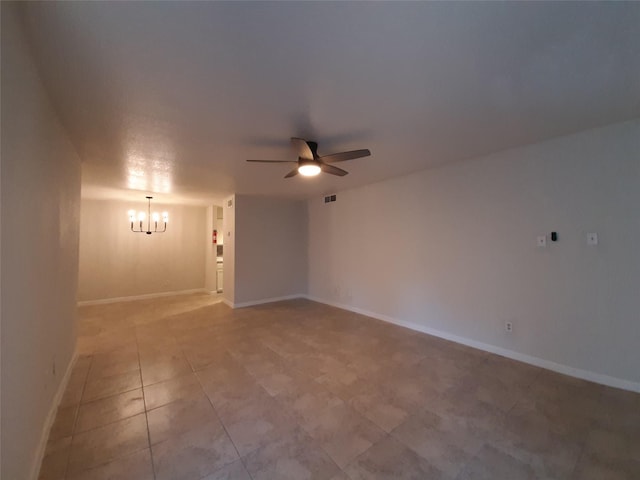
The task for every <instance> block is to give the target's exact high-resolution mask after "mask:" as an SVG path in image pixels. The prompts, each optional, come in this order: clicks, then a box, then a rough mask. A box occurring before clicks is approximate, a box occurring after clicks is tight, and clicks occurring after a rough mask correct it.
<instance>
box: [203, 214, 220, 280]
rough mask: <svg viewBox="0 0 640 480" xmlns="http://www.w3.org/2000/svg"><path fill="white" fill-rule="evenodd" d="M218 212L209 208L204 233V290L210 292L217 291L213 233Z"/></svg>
mask: <svg viewBox="0 0 640 480" xmlns="http://www.w3.org/2000/svg"><path fill="white" fill-rule="evenodd" d="M216 211H217V208H216V207H214V206H211V207H207V222H206V227H205V230H206V231H205V232H204V236H205V238H204V243H205V280H204V288H205V290H207V291H208V292H215V291H216V246H215V245H214V244H213V243H212V240H211V232H212V231H213V229H214V228H216V221H217V219H216V216H217V215H216Z"/></svg>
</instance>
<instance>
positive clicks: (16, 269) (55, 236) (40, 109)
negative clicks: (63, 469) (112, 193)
mask: <svg viewBox="0 0 640 480" xmlns="http://www.w3.org/2000/svg"><path fill="white" fill-rule="evenodd" d="M1 8H2V12H1V13H2V42H1V43H2V98H1V103H2V119H1V122H2V146H1V150H2V155H1V156H2V166H1V168H2V176H1V182H2V187H1V189H0V191H1V195H2V201H1V205H2V206H1V216H2V219H1V223H2V241H1V246H2V250H1V263H2V275H1V277H2V279H1V285H2V306H1V315H2V344H1V347H2V348H1V352H2V353H1V356H2V402H1V403H2V411H1V416H2V435H1V437H2V467H1V474H0V476H1V477H2V478H6V479H28V478H32V475H33V474H34V468H37V463H38V461H39V454H40V453H41V450H40V448H41V446H42V445H43V443H42V442H43V440H46V434H47V432H46V426H47V420H48V418H50V414H51V413H52V412H53V411H54V408H55V406H56V405H54V401H55V400H54V399H55V398H56V394H57V392H58V390H59V389H60V387H61V383H62V379H63V377H64V374H65V372H66V371H67V369H68V367H69V366H70V363H71V361H72V359H73V354H74V349H75V339H76V336H75V315H76V308H75V307H76V292H77V276H78V223H79V213H80V160H79V158H78V156H77V155H76V153H75V151H74V149H73V147H72V145H71V144H70V142H69V140H68V138H67V136H66V133H65V131H64V130H63V128H62V127H61V125H60V123H59V121H58V119H57V117H56V115H55V113H54V112H53V110H52V108H51V105H50V103H49V100H48V98H47V96H46V94H45V92H44V89H43V86H42V83H41V81H40V78H39V76H38V72H37V70H36V67H35V65H34V62H33V59H32V57H31V53H30V52H29V49H28V44H27V42H26V40H25V37H24V35H23V32H22V30H21V25H20V23H19V19H18V16H17V12H16V10H15V5H13V4H11V3H8V2H2V6H1Z"/></svg>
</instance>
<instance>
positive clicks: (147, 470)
mask: <svg viewBox="0 0 640 480" xmlns="http://www.w3.org/2000/svg"><path fill="white" fill-rule="evenodd" d="M133 479H135V480H154V476H153V466H152V464H151V451H150V450H149V449H145V450H140V451H139V452H136V453H134V454H132V455H127V456H126V457H122V458H118V459H116V460H113V461H112V462H109V463H106V464H104V465H100V466H98V467H94V468H90V469H88V470H83V471H81V472H77V473H75V474H72V475H70V476H68V477H67V480H133Z"/></svg>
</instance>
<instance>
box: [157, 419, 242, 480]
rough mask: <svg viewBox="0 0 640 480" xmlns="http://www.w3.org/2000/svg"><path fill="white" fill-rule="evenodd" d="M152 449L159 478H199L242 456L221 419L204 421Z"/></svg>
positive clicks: (170, 479)
mask: <svg viewBox="0 0 640 480" xmlns="http://www.w3.org/2000/svg"><path fill="white" fill-rule="evenodd" d="M152 450H153V463H154V466H155V472H156V480H164V479H166V480H190V479H199V478H202V477H203V476H205V475H208V474H210V473H213V472H215V471H217V470H219V469H220V468H221V467H224V466H225V465H228V464H231V463H232V462H234V461H236V460H238V458H239V457H238V453H237V451H236V449H235V448H234V446H233V443H232V442H231V440H230V439H229V437H228V436H227V434H226V433H225V431H224V429H223V428H222V426H221V425H220V423H219V422H208V423H205V422H204V421H202V422H200V424H199V425H198V426H197V427H196V428H194V429H192V430H189V431H187V432H183V433H181V434H179V435H173V436H171V438H169V439H168V440H166V441H164V442H161V443H158V444H156V445H153V447H152ZM214 478H215V477H214ZM222 478H224V477H222Z"/></svg>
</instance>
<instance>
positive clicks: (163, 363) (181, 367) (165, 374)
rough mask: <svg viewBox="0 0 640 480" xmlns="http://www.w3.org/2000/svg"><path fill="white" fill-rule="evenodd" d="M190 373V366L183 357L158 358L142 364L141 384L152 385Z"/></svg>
mask: <svg viewBox="0 0 640 480" xmlns="http://www.w3.org/2000/svg"><path fill="white" fill-rule="evenodd" d="M191 372H192V370H191V365H189V362H187V360H186V359H185V358H184V357H166V358H164V357H160V358H158V359H155V360H150V361H148V362H146V363H142V384H143V385H145V386H146V385H153V384H154V383H159V382H163V381H165V380H170V379H172V378H175V377H179V376H181V375H186V374H188V373H191Z"/></svg>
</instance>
